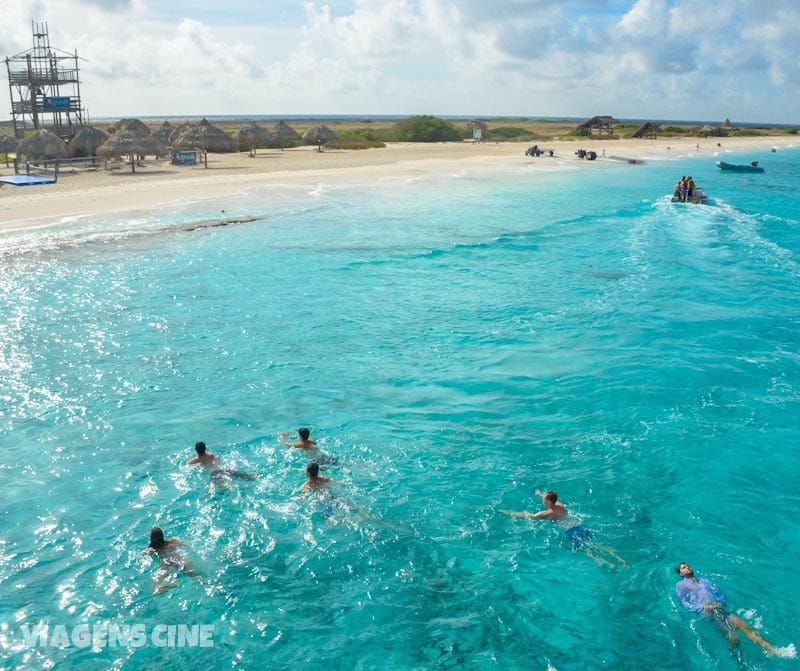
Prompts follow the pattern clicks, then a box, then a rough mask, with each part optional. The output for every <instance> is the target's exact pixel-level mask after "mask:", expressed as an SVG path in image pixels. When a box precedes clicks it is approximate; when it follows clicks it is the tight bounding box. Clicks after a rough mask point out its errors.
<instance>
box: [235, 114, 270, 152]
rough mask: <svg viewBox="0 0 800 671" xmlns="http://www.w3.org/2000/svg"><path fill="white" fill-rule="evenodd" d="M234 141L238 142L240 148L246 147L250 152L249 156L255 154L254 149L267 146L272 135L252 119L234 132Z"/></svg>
mask: <svg viewBox="0 0 800 671" xmlns="http://www.w3.org/2000/svg"><path fill="white" fill-rule="evenodd" d="M236 141H237V142H238V143H239V149H240V150H244V149H246V150H247V151H248V152H250V156H255V154H256V149H258V148H259V147H268V146H269V144H270V142H271V141H272V135H271V134H270V132H269V131H268V130H267V129H266V128H262V127H261V126H259V125H258V124H257V123H256V122H255V121H252V122H251V123H249V124H247V125H246V126H242V128H240V129H239V131H238V132H237V133H236Z"/></svg>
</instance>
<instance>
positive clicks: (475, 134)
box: [472, 128, 481, 142]
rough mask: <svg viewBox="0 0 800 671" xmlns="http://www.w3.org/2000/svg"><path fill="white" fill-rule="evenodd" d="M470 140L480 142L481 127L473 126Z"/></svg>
mask: <svg viewBox="0 0 800 671" xmlns="http://www.w3.org/2000/svg"><path fill="white" fill-rule="evenodd" d="M472 141H473V142H480V141H481V129H480V128H473V129H472Z"/></svg>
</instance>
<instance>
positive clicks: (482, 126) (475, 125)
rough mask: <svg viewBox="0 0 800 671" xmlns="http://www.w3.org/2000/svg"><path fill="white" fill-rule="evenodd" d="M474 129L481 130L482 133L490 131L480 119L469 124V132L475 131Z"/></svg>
mask: <svg viewBox="0 0 800 671" xmlns="http://www.w3.org/2000/svg"><path fill="white" fill-rule="evenodd" d="M474 128H480V130H482V131H486V130H489V126H487V125H486V124H485V123H484V122H483V121H481V120H480V119H473V120H472V121H468V122H467V130H473V129H474Z"/></svg>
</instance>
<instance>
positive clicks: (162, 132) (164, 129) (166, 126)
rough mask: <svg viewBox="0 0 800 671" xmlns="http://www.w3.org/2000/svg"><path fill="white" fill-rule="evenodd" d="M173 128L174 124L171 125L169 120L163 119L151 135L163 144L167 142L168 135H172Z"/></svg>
mask: <svg viewBox="0 0 800 671" xmlns="http://www.w3.org/2000/svg"><path fill="white" fill-rule="evenodd" d="M174 130H175V126H173V125H172V124H171V123H170V122H169V121H165V122H164V123H162V124H161V126H159V127H158V130H156V131H155V132H154V133H153V135H155V136H156V137H157V138H158V139H159V140H161V142H163V143H164V144H168V143H169V136H170V135H172V131H174Z"/></svg>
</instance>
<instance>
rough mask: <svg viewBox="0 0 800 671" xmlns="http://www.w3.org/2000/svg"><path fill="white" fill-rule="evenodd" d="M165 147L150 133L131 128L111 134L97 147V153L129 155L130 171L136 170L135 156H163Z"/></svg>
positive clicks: (102, 155)
mask: <svg viewBox="0 0 800 671" xmlns="http://www.w3.org/2000/svg"><path fill="white" fill-rule="evenodd" d="M166 153H167V148H166V147H165V146H164V145H163V144H161V142H159V140H158V138H155V137H153V136H152V135H142V134H139V133H135V132H134V131H131V130H120V131H117V132H116V133H114V135H112V136H111V139H109V140H108V142H106V143H105V144H103V145H101V146H100V147H98V149H97V155H98V156H101V157H103V158H110V157H114V156H129V157H130V161H131V172H136V158H135V157H137V156H148V155H151V156H165V155H166Z"/></svg>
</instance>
